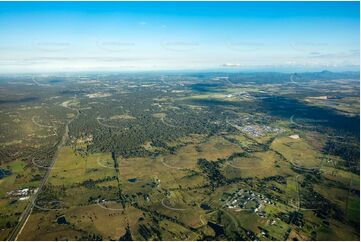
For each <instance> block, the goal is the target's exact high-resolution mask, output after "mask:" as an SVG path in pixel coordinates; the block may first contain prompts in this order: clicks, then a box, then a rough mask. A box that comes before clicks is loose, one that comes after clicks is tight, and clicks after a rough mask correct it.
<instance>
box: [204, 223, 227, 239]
mask: <svg viewBox="0 0 361 242" xmlns="http://www.w3.org/2000/svg"><path fill="white" fill-rule="evenodd" d="M207 225H208V226H209V227H211V228H212V229H213V230H214V232H215V233H216V235H215V236H216V237H217V236H220V235H224V229H223V226H221V225H219V224H216V223H212V222H211V221H208V224H207Z"/></svg>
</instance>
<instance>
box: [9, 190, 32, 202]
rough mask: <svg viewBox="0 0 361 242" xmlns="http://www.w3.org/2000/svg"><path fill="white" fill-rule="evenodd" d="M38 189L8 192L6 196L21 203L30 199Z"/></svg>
mask: <svg viewBox="0 0 361 242" xmlns="http://www.w3.org/2000/svg"><path fill="white" fill-rule="evenodd" d="M36 191H37V189H34V190H32V189H30V188H23V189H19V190H14V191H10V192H7V193H6V195H7V196H8V197H11V198H18V199H19V200H20V201H22V200H27V199H29V198H30V194H31V193H36Z"/></svg>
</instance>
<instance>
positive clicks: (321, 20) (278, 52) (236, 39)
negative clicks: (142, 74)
mask: <svg viewBox="0 0 361 242" xmlns="http://www.w3.org/2000/svg"><path fill="white" fill-rule="evenodd" d="M359 8H360V6H359V2H222V3H220V2H211V3H209V2H102V3H100V2H0V35H1V36H2V38H1V40H0V53H1V54H0V63H1V64H0V72H1V73H9V72H11V73H22V72H52V71H64V72H67V71H153V70H210V69H212V70H224V71H229V70H268V71H269V70H275V71H304V70H324V69H327V70H333V71H344V70H353V71H359V65H360V62H359V58H360V50H359V45H360V39H359V35H360V24H359V21H360V13H359Z"/></svg>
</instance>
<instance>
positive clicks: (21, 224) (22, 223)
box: [7, 110, 79, 241]
mask: <svg viewBox="0 0 361 242" xmlns="http://www.w3.org/2000/svg"><path fill="white" fill-rule="evenodd" d="M76 111H77V115H76V116H75V117H74V118H73V119H72V120H70V121H69V122H68V123H67V124H66V125H65V132H64V134H63V137H62V139H61V141H60V142H59V144H58V147H57V150H56V152H55V155H54V157H53V159H52V161H51V164H50V166H49V169H47V170H46V173H45V176H44V178H43V180H42V182H41V184H40V186H39V189H38V190H37V191H36V193H35V194H34V195H33V196H32V197H31V198H30V202H29V204H28V205H27V206H26V208H25V210H24V211H23V213H22V214H21V216H20V218H19V222H18V224H17V225H16V227H15V228H14V230H13V231H12V232H11V234H10V236H9V237H8V239H7V240H9V241H14V240H17V239H18V236H19V235H20V234H21V231H22V230H23V228H24V227H25V224H26V222H27V221H28V219H29V217H30V214H31V212H32V211H33V208H34V205H35V201H36V199H37V197H38V195H39V194H40V193H41V191H42V189H43V187H44V185H45V184H46V183H47V181H48V178H49V174H50V172H51V170H52V169H51V168H52V167H53V166H54V164H55V161H56V160H57V158H58V155H59V151H60V150H61V148H62V147H63V146H64V145H65V142H66V140H67V139H68V137H69V124H70V123H71V122H73V121H74V120H75V119H76V118H77V117H78V115H79V111H78V110H76Z"/></svg>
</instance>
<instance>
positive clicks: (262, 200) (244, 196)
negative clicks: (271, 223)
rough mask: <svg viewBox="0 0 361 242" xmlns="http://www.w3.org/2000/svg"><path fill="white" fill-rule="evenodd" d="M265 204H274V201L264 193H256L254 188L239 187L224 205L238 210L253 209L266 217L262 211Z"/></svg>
mask: <svg viewBox="0 0 361 242" xmlns="http://www.w3.org/2000/svg"><path fill="white" fill-rule="evenodd" d="M264 204H272V202H271V201H270V200H269V199H268V198H267V197H265V196H264V195H262V194H256V193H254V192H253V191H252V190H244V189H239V190H237V191H236V192H234V193H233V194H232V196H231V197H230V198H229V199H227V201H226V202H225V204H224V206H225V207H227V208H230V209H235V210H236V211H241V210H247V211H253V212H255V213H256V214H257V215H258V216H260V217H265V215H266V214H265V212H264V211H262V206H263V205H264Z"/></svg>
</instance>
